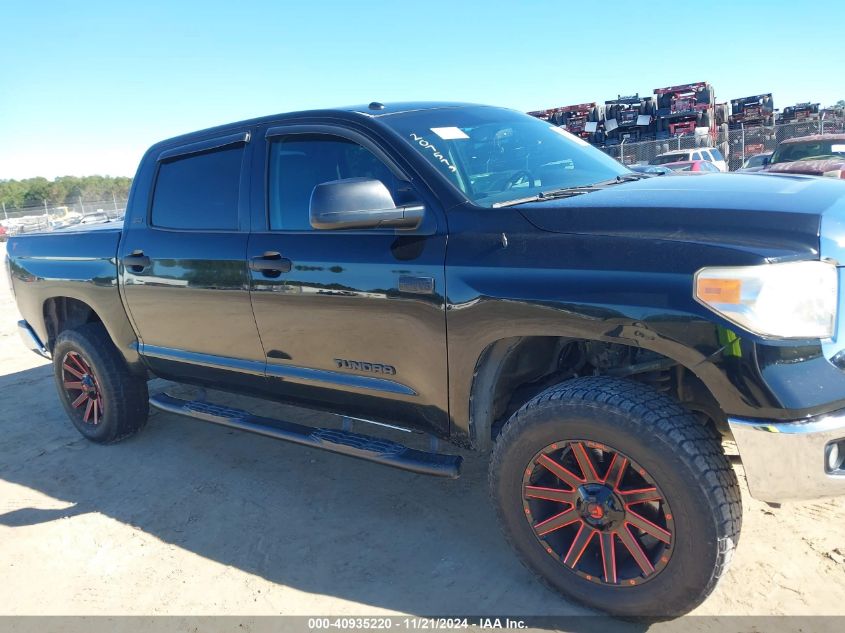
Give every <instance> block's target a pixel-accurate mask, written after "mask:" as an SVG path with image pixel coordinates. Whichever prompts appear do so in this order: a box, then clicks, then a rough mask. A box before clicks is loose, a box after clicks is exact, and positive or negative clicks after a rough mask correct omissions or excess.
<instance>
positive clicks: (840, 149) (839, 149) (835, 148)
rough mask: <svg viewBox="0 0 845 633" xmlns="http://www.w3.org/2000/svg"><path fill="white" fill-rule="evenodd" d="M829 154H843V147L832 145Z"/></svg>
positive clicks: (844, 148)
mask: <svg viewBox="0 0 845 633" xmlns="http://www.w3.org/2000/svg"><path fill="white" fill-rule="evenodd" d="M830 152H831V154H836V153H838V152H845V145H841V144H834V145H831V146H830Z"/></svg>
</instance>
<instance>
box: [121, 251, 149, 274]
mask: <svg viewBox="0 0 845 633" xmlns="http://www.w3.org/2000/svg"><path fill="white" fill-rule="evenodd" d="M123 265H124V266H126V267H127V268H131V269H132V272H133V273H139V272H141V271H142V270H144V269H145V268H147V267H148V266H149V265H150V258H149V257H147V256H146V255H144V251H132V254H131V255H127V256H126V257H124V258H123Z"/></svg>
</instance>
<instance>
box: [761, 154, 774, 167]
mask: <svg viewBox="0 0 845 633" xmlns="http://www.w3.org/2000/svg"><path fill="white" fill-rule="evenodd" d="M771 162H772V157H771V156H763V167H765V166H766V165H768V164H769V163H771Z"/></svg>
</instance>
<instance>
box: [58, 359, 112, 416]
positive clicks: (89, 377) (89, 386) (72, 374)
mask: <svg viewBox="0 0 845 633" xmlns="http://www.w3.org/2000/svg"><path fill="white" fill-rule="evenodd" d="M62 389H63V390H64V393H65V397H66V398H67V400H68V402H69V403H70V406H71V407H72V408H73V409H76V410H77V411H78V418H79V420H80V421H82V422H83V423H84V424H91V425H94V426H96V425H98V424H99V423H100V420H102V419H103V394H102V391H101V390H100V384H99V383H98V382H97V377H96V376H95V375H94V372H93V371H92V370H91V365H90V364H89V363H88V361H87V360H85V358H84V357H83V356H82V355H81V354H80V353H79V352H68V353H67V354H65V357H64V358H63V359H62Z"/></svg>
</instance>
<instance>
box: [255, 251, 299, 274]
mask: <svg viewBox="0 0 845 633" xmlns="http://www.w3.org/2000/svg"><path fill="white" fill-rule="evenodd" d="M249 268H250V270H254V271H255V272H260V273H264V275H266V276H268V277H270V276H273V275H279V274H281V273H287V272H290V269H291V261H290V260H289V259H287V258H286V257H282V255H281V254H280V253H277V252H275V251H267V252H266V253H264V254H263V255H259V256H258V257H253V258H252V259H250V260H249Z"/></svg>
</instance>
